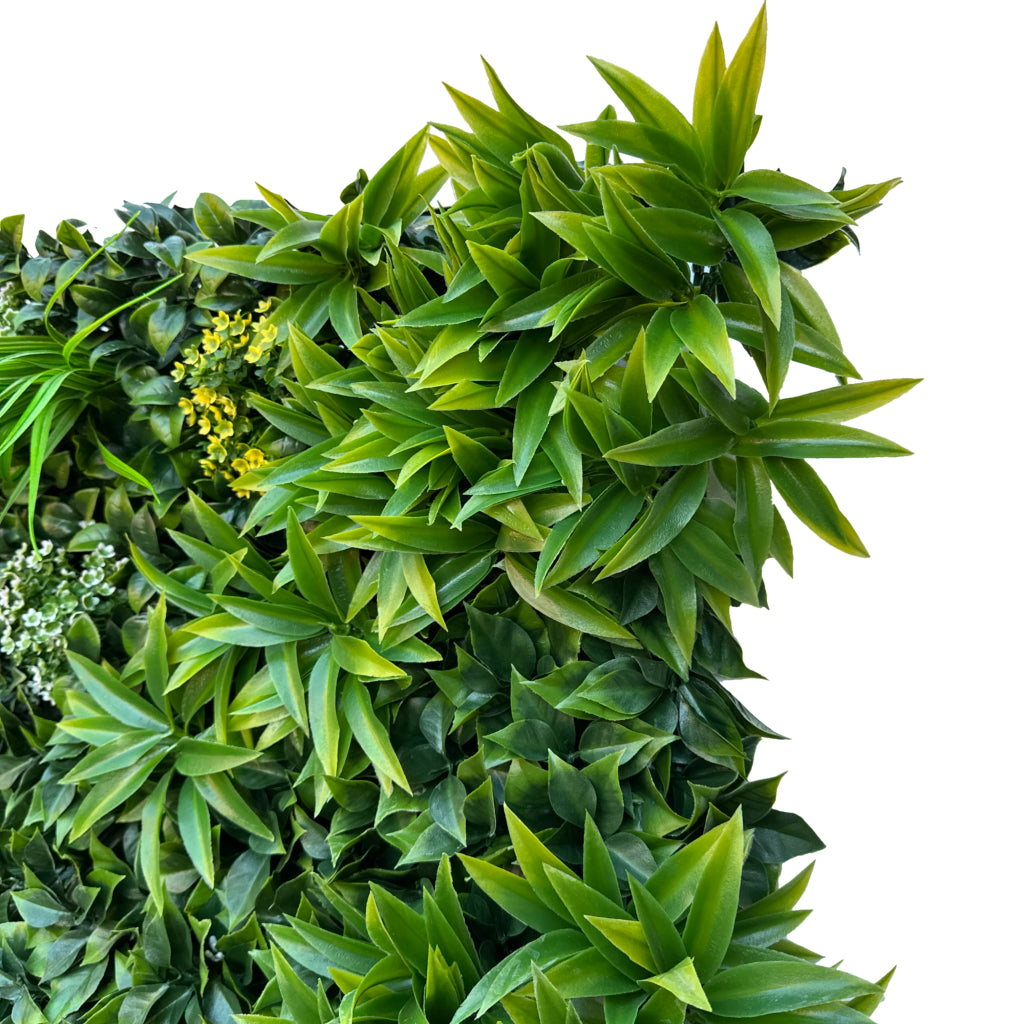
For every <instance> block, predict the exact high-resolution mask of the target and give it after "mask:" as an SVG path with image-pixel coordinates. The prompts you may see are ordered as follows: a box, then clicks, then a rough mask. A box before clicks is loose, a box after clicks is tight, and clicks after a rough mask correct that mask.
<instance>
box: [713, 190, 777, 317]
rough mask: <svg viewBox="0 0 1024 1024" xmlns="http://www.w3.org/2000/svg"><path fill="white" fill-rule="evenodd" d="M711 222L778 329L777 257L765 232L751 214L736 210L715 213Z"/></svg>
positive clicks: (772, 244) (762, 226)
mask: <svg viewBox="0 0 1024 1024" xmlns="http://www.w3.org/2000/svg"><path fill="white" fill-rule="evenodd" d="M715 220H716V221H717V222H718V226H719V227H720V228H721V229H722V234H724V235H725V237H726V239H728V242H729V245H730V246H732V249H733V252H735V253H736V256H737V258H738V259H739V261H740V266H741V267H742V268H743V270H744V272H745V273H746V275H747V278H748V279H749V281H750V286H751V287H752V288H753V289H754V293H755V294H756V295H757V297H758V299H760V301H761V305H762V306H763V307H764V311H765V313H767V314H768V319H769V320H771V322H772V323H773V324H775V326H776V327H778V326H779V324H780V322H781V317H782V280H781V277H780V275H779V258H778V256H777V255H776V254H775V244H774V243H773V242H772V236H771V235H770V234H768V229H767V228H766V227H765V226H764V225H763V224H762V223H761V222H760V221H759V220H758V219H757V217H755V216H754V215H753V214H752V213H749V212H747V211H746V210H740V209H737V208H736V207H732V208H730V209H728V210H719V211H718V212H717V213H716V214H715Z"/></svg>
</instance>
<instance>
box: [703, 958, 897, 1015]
mask: <svg viewBox="0 0 1024 1024" xmlns="http://www.w3.org/2000/svg"><path fill="white" fill-rule="evenodd" d="M704 991H705V992H706V993H707V997H708V999H709V1000H710V1001H711V1005H712V1007H714V1011H715V1013H716V1014H717V1015H718V1016H720V1017H733V1018H735V1017H741V1018H749V1017H763V1016H765V1015H767V1014H769V1013H782V1012H784V1011H787V1010H798V1009H801V1008H802V1007H805V1006H817V1005H819V1004H821V1003H829V1002H833V1001H837V1000H842V999H851V998H854V997H856V996H864V995H872V994H874V993H876V992H878V991H879V989H878V986H877V985H874V984H872V983H871V982H870V981H865V980H864V979H863V978H857V977H855V976H854V975H852V974H845V973H843V972H842V971H837V970H835V969H834V968H831V967H823V966H819V965H818V964H807V963H796V962H792V961H766V962H764V963H752V964H740V965H739V966H738V967H732V968H730V969H729V970H728V971H722V972H720V973H719V974H717V975H716V976H715V977H713V978H712V979H711V980H710V981H707V982H705V984H704ZM812 1019H813V1018H812Z"/></svg>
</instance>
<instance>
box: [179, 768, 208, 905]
mask: <svg viewBox="0 0 1024 1024" xmlns="http://www.w3.org/2000/svg"><path fill="white" fill-rule="evenodd" d="M178 833H179V835H180V836H181V841H182V843H184V845H185V852H186V853H187V854H188V856H189V859H190V860H191V861H192V864H193V865H194V867H195V869H196V871H198V872H199V876H200V877H201V878H202V879H203V881H204V882H205V883H206V884H207V885H208V886H209V887H210V888H211V889H212V888H213V886H214V884H215V878H214V873H215V868H214V862H213V839H212V834H211V831H210V809H209V808H208V807H207V806H206V801H205V800H204V799H203V796H202V794H201V793H200V792H199V790H198V789H197V788H196V785H195V783H194V782H193V781H192V779H185V781H184V783H183V784H182V787H181V792H180V793H179V794H178Z"/></svg>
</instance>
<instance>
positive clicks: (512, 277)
mask: <svg viewBox="0 0 1024 1024" xmlns="http://www.w3.org/2000/svg"><path fill="white" fill-rule="evenodd" d="M466 244H467V245H468V246H469V254H470V256H471V257H472V258H473V262H474V263H475V264H476V265H477V266H478V267H479V268H480V271H481V272H482V273H483V275H484V278H485V279H486V281H487V283H488V284H489V285H490V286H491V287H492V288H493V289H494V292H495V294H496V295H498V296H499V297H500V296H502V295H506V294H509V293H516V292H519V291H522V290H523V289H526V290H528V291H531V292H535V291H538V290H539V289H540V281H539V280H538V279H537V277H536V276H535V275H534V274H533V272H532V271H530V270H529V269H528V268H527V267H525V266H523V264H522V263H520V262H519V260H518V259H516V257H515V256H511V255H509V254H508V253H507V252H505V251H504V250H502V249H497V248H495V247H494V246H493V245H480V244H478V243H477V242H474V241H472V239H471V240H470V241H468V242H467V243H466Z"/></svg>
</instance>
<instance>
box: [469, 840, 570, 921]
mask: <svg viewBox="0 0 1024 1024" xmlns="http://www.w3.org/2000/svg"><path fill="white" fill-rule="evenodd" d="M459 860H461V861H462V863H463V865H464V866H465V868H466V871H467V873H468V874H469V877H470V878H472V879H473V881H474V882H476V884H477V885H478V886H480V888H481V889H483V891H484V892H485V893H486V894H487V895H488V896H489V897H490V898H491V899H492V900H494V902H495V903H497V904H498V906H500V907H501V908H502V909H503V910H506V911H508V913H510V914H511V915H512V916H513V917H514V918H516V920H518V921H522V922H523V924H525V925H526V926H527V927H528V928H533V929H534V930H535V931H538V932H541V933H542V934H543V933H545V932H551V931H553V930H555V929H557V928H562V927H564V926H565V920H566V919H565V918H564V917H562V916H561V915H560V914H559V913H556V912H555V911H554V910H552V909H550V908H549V906H548V904H547V903H546V902H545V901H544V900H543V899H541V898H540V897H539V896H538V895H537V894H536V893H535V892H534V890H533V886H532V885H531V884H530V883H529V882H528V881H527V880H526V879H525V878H523V877H522V876H521V875H516V874H513V873H512V872H511V871H504V870H502V869H501V868H499V867H496V866H495V865H493V864H490V863H488V862H487V861H484V860H479V859H478V858H476V857H470V856H468V855H466V854H463V853H460V854H459Z"/></svg>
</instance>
